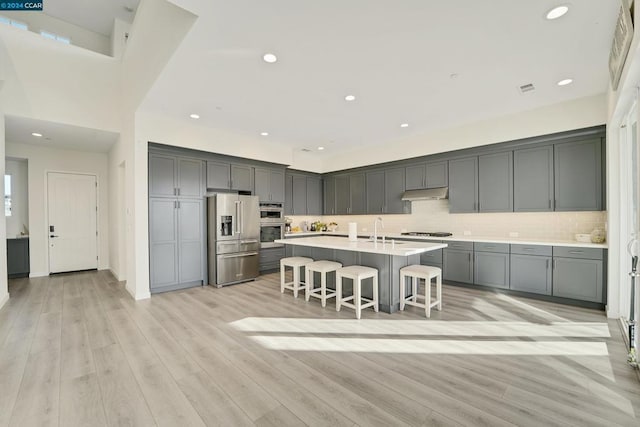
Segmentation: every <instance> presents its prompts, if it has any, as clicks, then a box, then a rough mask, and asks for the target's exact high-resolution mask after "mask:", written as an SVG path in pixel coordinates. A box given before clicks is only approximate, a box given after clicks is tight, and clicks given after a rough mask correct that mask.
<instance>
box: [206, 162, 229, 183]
mask: <svg viewBox="0 0 640 427" xmlns="http://www.w3.org/2000/svg"><path fill="white" fill-rule="evenodd" d="M230 187H231V165H230V164H229V163H224V162H213V161H208V162H207V188H230Z"/></svg>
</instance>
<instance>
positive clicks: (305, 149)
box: [300, 148, 311, 153]
mask: <svg viewBox="0 0 640 427" xmlns="http://www.w3.org/2000/svg"><path fill="white" fill-rule="evenodd" d="M300 151H304V152H305V153H310V152H311V150H309V149H308V148H303V149H301V150H300Z"/></svg>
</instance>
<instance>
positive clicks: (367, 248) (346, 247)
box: [276, 236, 447, 313]
mask: <svg viewBox="0 0 640 427" xmlns="http://www.w3.org/2000/svg"><path fill="white" fill-rule="evenodd" d="M276 243H282V244H284V245H286V246H287V256H304V257H309V258H313V259H314V260H316V261H318V260H329V261H337V262H340V263H342V265H343V266H345V267H346V266H349V265H365V266H367V267H373V268H377V269H378V296H379V300H380V303H379V305H380V310H381V311H384V312H386V313H393V312H395V311H397V310H398V309H399V306H400V287H399V282H400V269H401V268H402V267H405V266H407V265H411V264H420V254H421V253H423V252H428V251H434V250H437V249H442V248H446V247H447V244H446V243H428V242H407V241H403V242H398V241H393V240H391V241H390V240H387V241H386V242H384V243H383V242H382V241H381V240H378V241H377V242H373V241H369V240H367V239H358V240H357V241H355V242H351V241H349V239H348V238H346V237H336V236H315V237H300V238H296V239H280V240H276ZM333 280H334V278H333V276H331V277H330V278H328V281H327V284H328V286H329V287H331V288H334V286H335V282H334V281H333ZM316 283H319V281H317V280H316ZM343 292H345V294H348V293H349V292H351V284H349V283H348V281H347V280H345V283H344V284H343ZM362 293H363V296H364V297H365V298H371V297H372V295H371V285H370V282H369V283H366V282H365V285H364V286H363V291H362Z"/></svg>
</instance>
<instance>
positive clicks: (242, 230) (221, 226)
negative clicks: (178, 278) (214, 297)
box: [207, 193, 260, 287]
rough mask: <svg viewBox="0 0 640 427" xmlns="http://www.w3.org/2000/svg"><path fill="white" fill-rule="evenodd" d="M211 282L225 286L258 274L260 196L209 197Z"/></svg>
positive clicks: (215, 195)
mask: <svg viewBox="0 0 640 427" xmlns="http://www.w3.org/2000/svg"><path fill="white" fill-rule="evenodd" d="M207 220H208V239H207V245H208V249H209V250H208V259H209V284H210V285H216V286H217V287H221V286H224V285H230V284H233V283H239V282H244V281H247V280H252V279H255V278H256V277H258V275H259V270H260V263H259V251H260V211H259V207H258V197H257V196H243V195H238V194H223V193H219V194H214V195H212V196H209V197H207Z"/></svg>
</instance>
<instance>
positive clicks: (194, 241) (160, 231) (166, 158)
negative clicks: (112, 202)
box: [149, 152, 206, 293]
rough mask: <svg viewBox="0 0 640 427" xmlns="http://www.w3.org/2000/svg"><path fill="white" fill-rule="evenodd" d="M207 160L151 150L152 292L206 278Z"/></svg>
mask: <svg viewBox="0 0 640 427" xmlns="http://www.w3.org/2000/svg"><path fill="white" fill-rule="evenodd" d="M204 191H205V190H204V162H203V161H202V160H198V159H191V158H185V157H180V156H173V155H168V154H161V153H152V152H150V153H149V261H150V262H149V264H150V265H149V268H150V271H149V273H150V274H149V276H150V290H151V292H152V293H156V292H164V291H170V290H175V289H182V288H188V287H192V286H200V285H202V284H203V283H204V279H205V243H206V242H205V238H204V236H205V232H204V228H205V222H204V221H205V212H204V210H205V205H204Z"/></svg>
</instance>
